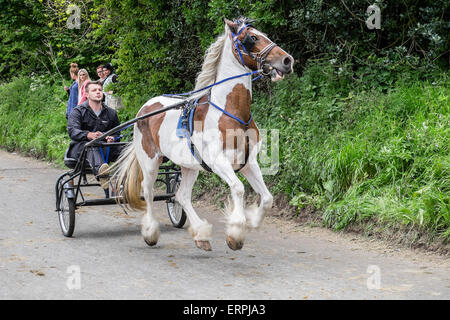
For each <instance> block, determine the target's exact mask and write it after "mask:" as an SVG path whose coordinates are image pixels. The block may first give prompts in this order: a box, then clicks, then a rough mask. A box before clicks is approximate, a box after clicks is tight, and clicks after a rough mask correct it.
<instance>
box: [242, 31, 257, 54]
mask: <svg viewBox="0 0 450 320" xmlns="http://www.w3.org/2000/svg"><path fill="white" fill-rule="evenodd" d="M255 43H256V42H255V40H253V39H252V37H251V36H249V35H248V33H246V34H245V37H244V40H242V45H243V46H244V48H245V50H246V51H247V52H250V51H251V50H252V49H253V47H254V46H255Z"/></svg>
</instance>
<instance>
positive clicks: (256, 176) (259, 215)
mask: <svg viewBox="0 0 450 320" xmlns="http://www.w3.org/2000/svg"><path fill="white" fill-rule="evenodd" d="M241 173H242V174H243V175H244V177H245V178H246V179H247V181H248V182H249V183H250V185H251V186H252V188H253V190H255V192H256V193H258V194H259V195H260V197H261V203H260V204H259V206H258V207H250V208H248V209H246V210H245V215H246V217H247V218H248V220H249V221H250V225H251V226H252V228H258V227H259V226H260V225H261V222H262V221H263V219H264V215H265V211H267V210H269V209H270V208H272V204H273V196H272V194H271V193H270V191H269V190H268V189H267V187H266V184H265V183H264V180H263V176H262V173H261V169H260V167H259V165H258V162H257V161H256V160H255V161H250V162H249V163H248V164H247V165H246V166H245V167H244V168H242V170H241Z"/></svg>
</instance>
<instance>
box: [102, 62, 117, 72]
mask: <svg viewBox="0 0 450 320" xmlns="http://www.w3.org/2000/svg"><path fill="white" fill-rule="evenodd" d="M103 68H104V69H108V70H109V71H111V73H114V68H113V66H112V64H111V63H109V62H108V63H107V64H104V65H103Z"/></svg>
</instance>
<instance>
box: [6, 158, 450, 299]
mask: <svg viewBox="0 0 450 320" xmlns="http://www.w3.org/2000/svg"><path fill="white" fill-rule="evenodd" d="M62 172H63V170H60V169H56V168H55V167H54V166H52V165H49V164H47V163H45V162H41V161H38V160H35V159H31V158H25V157H22V156H19V155H17V154H10V153H7V152H6V151H3V150H0V299H213V300H216V299H226V300H228V299H235V300H246V299H264V300H265V299H295V300H303V299H449V298H450V268H449V265H450V264H449V259H448V257H444V256H438V255H436V254H428V253H420V252H413V251H410V250H406V249H396V248H392V247H390V246H389V245H387V244H385V243H382V242H379V241H369V240H366V239H363V238H360V237H357V236H354V235H353V236H352V235H345V234H337V233H333V232H331V231H329V230H326V229H322V228H311V227H304V226H299V225H296V224H295V223H293V222H289V221H283V220H280V219H278V218H276V217H271V216H269V217H268V218H266V220H265V221H264V224H263V226H262V228H261V229H260V230H257V231H251V232H249V233H248V234H247V239H246V242H245V244H244V247H243V249H242V250H240V251H232V250H230V249H229V248H228V247H227V245H226V242H225V233H224V224H223V222H222V219H223V215H222V214H221V212H220V210H218V209H217V208H216V207H213V206H209V205H205V204H202V203H200V204H199V203H194V207H195V208H196V209H197V210H198V212H199V215H200V216H201V217H202V218H206V219H207V220H208V221H209V222H211V223H212V224H213V225H214V235H213V241H212V242H211V244H212V249H213V251H211V252H204V251H201V250H199V249H197V248H196V247H195V245H194V242H193V240H192V239H191V237H190V235H189V233H188V231H187V230H186V226H185V227H184V228H183V229H176V228H174V227H172V225H171V223H170V221H169V219H168V216H167V211H166V207H165V203H164V202H156V208H157V211H158V217H159V219H160V223H161V237H160V239H159V242H158V244H157V245H156V246H155V247H149V246H147V245H146V244H145V242H144V241H143V239H142V237H141V235H140V218H141V213H138V212H131V213H130V215H128V216H127V215H125V214H124V213H123V212H122V210H121V208H120V207H119V206H115V205H113V206H101V207H83V208H80V209H78V211H77V216H76V226H75V232H74V237H73V238H65V237H64V236H63V235H62V233H61V231H60V227H59V224H58V219H57V215H56V212H55V195H54V184H55V182H56V178H57V177H58V175H59V174H61V173H62ZM101 194H102V192H101V190H100V189H98V190H97V189H93V191H92V193H91V194H90V195H92V196H95V195H98V196H101ZM273 211H274V212H275V211H276V209H275V210H273Z"/></svg>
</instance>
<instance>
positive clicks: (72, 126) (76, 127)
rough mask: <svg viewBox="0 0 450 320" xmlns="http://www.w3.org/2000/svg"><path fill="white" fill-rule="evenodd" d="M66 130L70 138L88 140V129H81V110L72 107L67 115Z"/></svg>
mask: <svg viewBox="0 0 450 320" xmlns="http://www.w3.org/2000/svg"><path fill="white" fill-rule="evenodd" d="M67 131H68V132H69V137H70V139H72V140H74V141H85V140H88V133H89V131H88V130H81V110H80V109H79V108H74V109H73V110H72V112H71V113H70V116H69V121H68V122H67Z"/></svg>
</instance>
